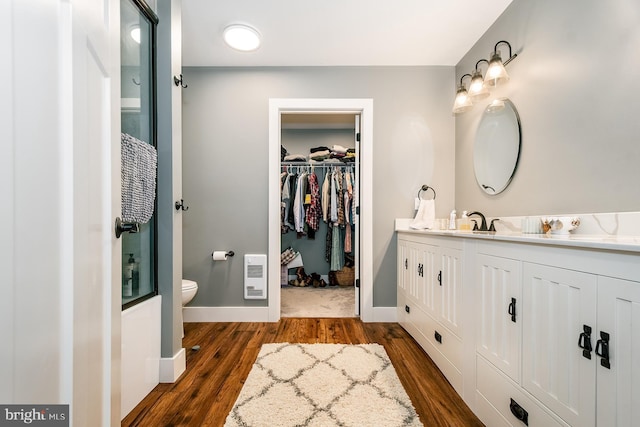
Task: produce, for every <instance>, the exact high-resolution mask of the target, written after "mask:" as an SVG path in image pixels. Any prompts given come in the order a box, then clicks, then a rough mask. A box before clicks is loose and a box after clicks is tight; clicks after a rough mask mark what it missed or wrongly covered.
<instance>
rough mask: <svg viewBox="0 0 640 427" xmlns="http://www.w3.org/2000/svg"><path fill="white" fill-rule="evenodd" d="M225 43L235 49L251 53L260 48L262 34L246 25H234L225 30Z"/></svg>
mask: <svg viewBox="0 0 640 427" xmlns="http://www.w3.org/2000/svg"><path fill="white" fill-rule="evenodd" d="M223 38H224V41H225V43H227V45H229V46H230V47H232V48H233V49H236V50H240V51H242V52H251V51H253V50H256V49H257V48H259V47H260V33H258V31H257V30H256V29H255V28H253V27H250V26H248V25H245V24H232V25H229V26H228V27H226V28H225V29H224V32H223Z"/></svg>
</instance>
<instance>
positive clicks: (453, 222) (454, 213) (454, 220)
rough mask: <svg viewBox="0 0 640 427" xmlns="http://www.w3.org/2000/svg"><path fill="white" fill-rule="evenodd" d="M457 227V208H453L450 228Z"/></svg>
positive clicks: (450, 216)
mask: <svg viewBox="0 0 640 427" xmlns="http://www.w3.org/2000/svg"><path fill="white" fill-rule="evenodd" d="M455 229H456V210H455V209H454V210H452V211H451V214H450V215H449V230H455Z"/></svg>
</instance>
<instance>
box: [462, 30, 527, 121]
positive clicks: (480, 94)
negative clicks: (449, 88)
mask: <svg viewBox="0 0 640 427" xmlns="http://www.w3.org/2000/svg"><path fill="white" fill-rule="evenodd" d="M500 44H506V45H507V46H508V47H509V58H507V60H506V61H504V63H503V62H502V57H501V56H500V51H499V50H498V46H499V45H500ZM516 56H518V55H517V54H513V55H512V54H511V45H510V44H509V42H508V41H506V40H500V41H499V42H498V43H496V45H495V47H494V48H493V53H492V54H491V59H490V60H489V61H487V60H486V59H481V60H479V61H478V62H476V68H475V70H474V72H473V75H471V74H465V75H463V76H462V77H461V78H460V85H458V87H457V89H456V99H455V101H454V103H453V113H454V114H460V113H464V112H466V111H469V110H470V109H471V108H472V107H473V101H478V100H481V99H484V98H486V97H488V96H489V89H490V88H492V87H495V86H497V85H498V84H501V83H506V82H508V81H509V75H508V74H507V70H506V69H505V68H504V66H505V65H507V64H508V63H509V62H511V61H512V60H513V59H514V58H515V57H516ZM482 62H486V63H487V64H488V68H487V73H486V75H485V76H484V79H483V78H482V72H481V71H480V69H479V68H478V66H479V65H480V63H482ZM466 76H469V77H471V81H470V83H469V91H468V92H467V89H466V88H465V86H464V84H463V83H462V79H464V78H465V77H466ZM490 108H491V110H492V111H499V110H500V108H504V104H502V105H500V102H496V103H495V105H493V104H492V105H491V106H490Z"/></svg>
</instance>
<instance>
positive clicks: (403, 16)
mask: <svg viewBox="0 0 640 427" xmlns="http://www.w3.org/2000/svg"><path fill="white" fill-rule="evenodd" d="M511 1H512V0H485V1H477V0H395V1H390V0H386V1H385V0H320V1H313V2H312V1H310V0H183V2H182V34H183V39H182V62H183V65H185V66H341V65H343V66H348V65H352V66H358V65H378V66H381V65H456V64H457V63H458V61H459V60H460V59H461V58H462V57H463V56H464V54H465V53H466V52H467V51H468V50H469V49H470V48H471V47H472V46H473V44H474V43H475V42H476V41H477V40H478V39H479V38H480V36H482V34H484V32H485V31H486V30H487V29H488V28H489V27H490V26H491V24H492V23H493V22H494V21H495V20H496V19H497V18H498V16H500V14H501V13H502V12H503V11H504V10H505V8H506V7H507V6H508V5H509V4H510V3H511ZM232 23H246V24H250V25H251V26H253V27H254V28H256V29H257V30H258V31H259V32H260V33H261V34H262V40H263V43H262V46H261V47H260V48H259V49H258V50H256V51H254V52H237V51H234V50H233V49H231V48H229V47H227V46H226V45H225V44H224V42H223V41H222V31H223V30H224V28H225V27H226V26H227V25H229V24H232Z"/></svg>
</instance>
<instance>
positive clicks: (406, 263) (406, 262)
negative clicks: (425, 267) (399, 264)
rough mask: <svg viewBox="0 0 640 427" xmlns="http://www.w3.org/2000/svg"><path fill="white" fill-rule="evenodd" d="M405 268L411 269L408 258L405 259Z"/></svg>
mask: <svg viewBox="0 0 640 427" xmlns="http://www.w3.org/2000/svg"><path fill="white" fill-rule="evenodd" d="M404 269H405V270H408V269H409V260H408V259H407V258H405V259H404Z"/></svg>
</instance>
